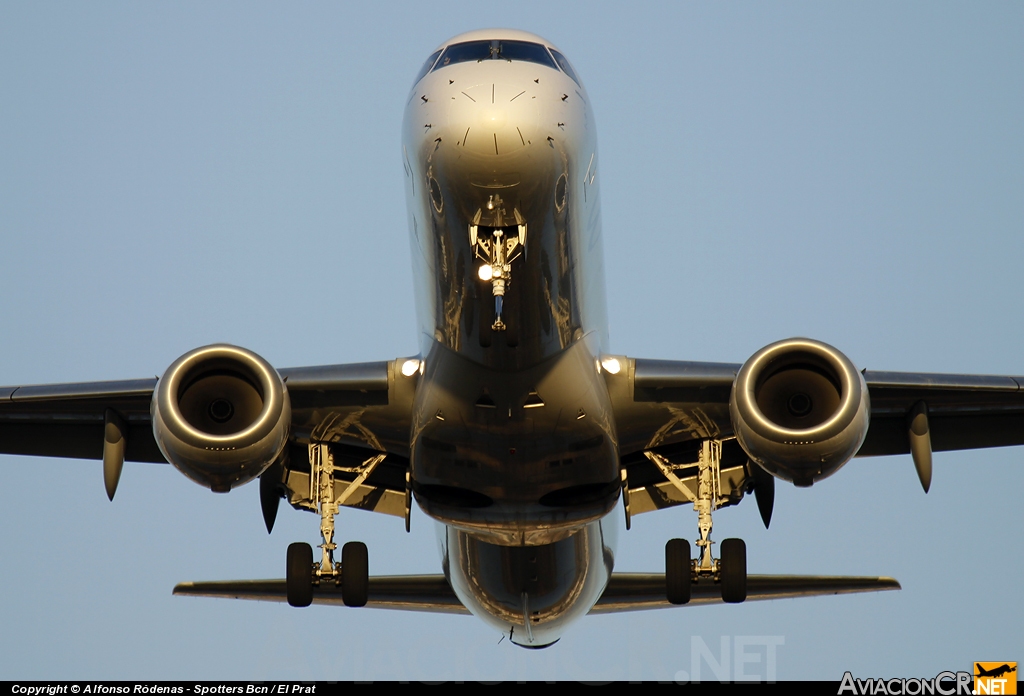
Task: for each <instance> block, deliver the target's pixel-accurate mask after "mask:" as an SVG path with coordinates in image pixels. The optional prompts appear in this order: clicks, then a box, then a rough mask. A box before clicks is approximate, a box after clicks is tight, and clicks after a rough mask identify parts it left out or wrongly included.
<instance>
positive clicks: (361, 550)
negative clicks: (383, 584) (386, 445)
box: [285, 442, 384, 607]
mask: <svg viewBox="0 0 1024 696" xmlns="http://www.w3.org/2000/svg"><path fill="white" fill-rule="evenodd" d="M383 458H384V457H383V456H382V455H381V456H379V459H378V458H377V457H375V458H373V459H371V460H370V461H368V462H366V463H365V467H364V469H363V471H364V473H362V474H360V476H359V477H358V478H357V479H356V480H355V481H353V482H352V483H351V484H350V485H349V486H348V487H347V488H346V490H345V492H343V493H342V494H341V496H340V498H335V493H334V463H333V462H332V460H331V453H330V450H329V449H328V447H327V445H326V444H324V443H314V442H311V443H310V445H309V467H310V477H309V487H310V499H311V500H314V501H316V504H317V509H318V511H319V512H320V534H321V536H322V537H323V543H322V544H320V549H321V550H322V554H323V555H322V557H321V560H320V562H319V563H314V561H313V548H312V547H311V546H310V545H309V544H306V543H301V542H300V543H295V544H291V545H290V546H289V547H288V558H287V572H286V575H285V588H286V590H287V595H288V604H290V605H292V606H293V607H308V606H309V605H310V604H312V603H313V587H314V586H319V585H321V584H322V583H328V582H333V583H335V585H338V586H340V587H341V599H342V601H343V602H344V603H345V605H346V606H349V607H362V606H365V605H366V602H367V599H368V595H369V586H370V571H369V560H368V554H367V551H366V544H364V543H363V542H361V541H350V542H348V543H347V544H345V545H344V546H343V547H342V548H341V563H337V562H336V561H335V560H334V550H335V549H336V548H338V547H337V545H336V544H335V543H334V516H335V515H337V514H338V506H339V504H340V503H341V502H343V501H344V500H345V499H347V497H348V495H349V494H351V492H352V490H354V489H355V487H356V486H358V485H359V484H360V483H361V482H362V481H363V480H365V479H366V477H367V476H368V475H369V474H370V472H372V471H373V469H374V468H375V467H376V465H377V464H379V463H380V460H382V459H383Z"/></svg>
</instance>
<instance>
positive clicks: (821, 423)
mask: <svg viewBox="0 0 1024 696" xmlns="http://www.w3.org/2000/svg"><path fill="white" fill-rule="evenodd" d="M729 413H730V415H731V416H732V424H733V429H734V430H735V432H736V439H737V440H738V441H739V443H740V446H741V447H743V449H744V451H745V452H746V453H747V455H748V456H749V457H750V459H751V461H753V462H755V463H757V464H758V465H760V466H761V468H763V469H764V470H765V471H767V472H768V473H770V474H772V475H773V476H776V477H777V478H781V479H784V480H786V481H792V482H793V483H794V484H796V485H797V486H810V485H811V484H813V483H814V482H816V481H820V480H821V479H823V478H826V477H828V476H830V475H832V474H834V473H835V472H836V471H838V470H839V468H840V467H841V466H842V465H843V464H845V463H846V462H848V461H850V459H852V458H853V456H854V455H855V454H856V453H857V450H859V449H860V446H861V445H862V444H863V443H864V437H865V436H866V435H867V432H868V425H869V423H870V419H871V415H870V414H871V407H870V402H869V398H868V388H867V385H866V384H865V383H864V377H863V375H861V373H860V372H858V371H857V368H856V367H854V366H853V363H852V362H850V359H849V358H847V357H846V356H845V355H843V354H842V353H840V352H839V351H838V350H836V349H835V348H833V347H832V346H830V345H827V344H825V343H821V342H819V341H812V340H810V339H806V338H791V339H788V340H785V341H779V342H778V343H772V344H771V345H769V346H766V347H764V348H762V349H761V350H759V351H757V352H756V353H754V355H753V356H751V358H750V359H749V360H747V362H746V363H744V364H743V367H742V368H740V371H739V374H737V375H736V381H735V382H733V385H732V394H731V395H730V397H729Z"/></svg>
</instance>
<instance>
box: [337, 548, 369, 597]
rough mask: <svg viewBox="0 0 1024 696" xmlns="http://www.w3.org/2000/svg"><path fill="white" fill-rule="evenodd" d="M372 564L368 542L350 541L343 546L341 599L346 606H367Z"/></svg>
mask: <svg viewBox="0 0 1024 696" xmlns="http://www.w3.org/2000/svg"><path fill="white" fill-rule="evenodd" d="M369 591H370V564H369V559H368V554H367V552H366V544H364V543H363V542H361V541H350V542H348V543H347V544H345V545H344V546H342V547H341V601H343V602H344V603H345V606H346V607H362V606H366V600H367V595H368V594H369Z"/></svg>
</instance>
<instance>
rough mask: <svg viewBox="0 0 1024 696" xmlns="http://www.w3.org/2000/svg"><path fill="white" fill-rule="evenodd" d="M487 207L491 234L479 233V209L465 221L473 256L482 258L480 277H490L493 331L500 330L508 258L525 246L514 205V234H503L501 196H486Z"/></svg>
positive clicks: (509, 269) (523, 228) (523, 230)
mask: <svg viewBox="0 0 1024 696" xmlns="http://www.w3.org/2000/svg"><path fill="white" fill-rule="evenodd" d="M487 210H488V212H489V213H490V214H491V217H492V222H493V225H492V226H491V227H493V231H492V232H491V235H490V236H488V235H481V234H480V220H481V218H482V217H483V214H484V212H483V209H478V210H477V211H476V215H474V216H473V222H471V223H470V225H469V245H470V247H472V248H473V253H474V255H475V256H476V258H478V259H480V260H481V261H483V262H484V263H483V265H482V266H481V267H480V271H479V273H480V279H481V280H483V281H490V283H491V294H492V295H493V296H494V324H493V325H492V326H491V329H492V330H493V331H504V330H505V322H504V321H502V307H503V304H504V298H505V287H506V286H507V285H508V284H510V283H511V282H512V262H513V261H515V260H516V259H517V258H519V257H520V256H522V255H523V253H524V252H525V250H526V220H524V219H523V216H522V215H521V214H520V212H519V209H518V208H513V209H512V215H513V217H514V218H515V221H516V228H517V229H516V231H517V232H518V234H517V235H516V236H510V235H506V232H505V229H503V228H504V226H505V225H504V223H505V215H506V213H505V209H504V208H503V207H502V200H501V196H494V195H492V196H491V197H490V198H488V200H487Z"/></svg>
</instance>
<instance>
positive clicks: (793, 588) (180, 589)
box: [174, 573, 900, 614]
mask: <svg viewBox="0 0 1024 696" xmlns="http://www.w3.org/2000/svg"><path fill="white" fill-rule="evenodd" d="M898 589H900V584H899V583H898V582H896V581H895V580H894V579H892V578H876V577H841V576H838V577H837V576H819V575H750V576H748V577H747V600H746V601H748V602H750V601H757V600H765V599H784V598H789V597H813V596H816V595H835V594H850V593H854V592H880V591H884V590H898ZM174 594H176V595H186V596H192V597H218V598H222V599H250V600H257V601H265V602H286V601H288V600H287V592H286V588H285V581H284V580H228V581H223V582H183V583H181V584H179V585H177V586H176V587H175V588H174ZM368 597H369V601H368V602H367V604H366V606H367V607H373V608H377V609H400V610H405V611H427V612H435V613H442V614H468V613H469V611H468V610H467V609H466V608H465V607H464V606H463V605H462V603H461V602H459V599H458V597H456V596H455V592H453V591H452V588H451V586H450V585H449V584H448V581H447V580H445V577H444V576H443V575H397V576H391V577H375V578H370V586H369V593H368ZM721 602H722V588H721V586H720V585H716V584H715V583H713V582H709V581H701V582H697V583H695V584H694V585H693V588H692V593H691V599H690V602H689V603H688V604H686V605H684V606H701V605H705V604H720V603H721ZM313 603H314V604H333V605H337V606H343V605H344V602H343V601H342V598H341V590H340V588H338V587H337V586H335V585H332V584H326V583H325V584H324V585H321V586H319V587H315V588H314V590H313ZM674 606H676V605H672V604H669V603H668V600H667V599H666V598H665V576H664V575H662V574H660V573H613V574H612V577H611V580H610V581H609V582H608V587H607V588H606V589H605V591H604V594H603V595H602V596H601V599H599V600H598V601H597V604H596V605H594V608H593V609H591V610H590V613H591V614H610V613H613V612H623V611H641V610H645V609H670V608H673V607H674Z"/></svg>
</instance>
